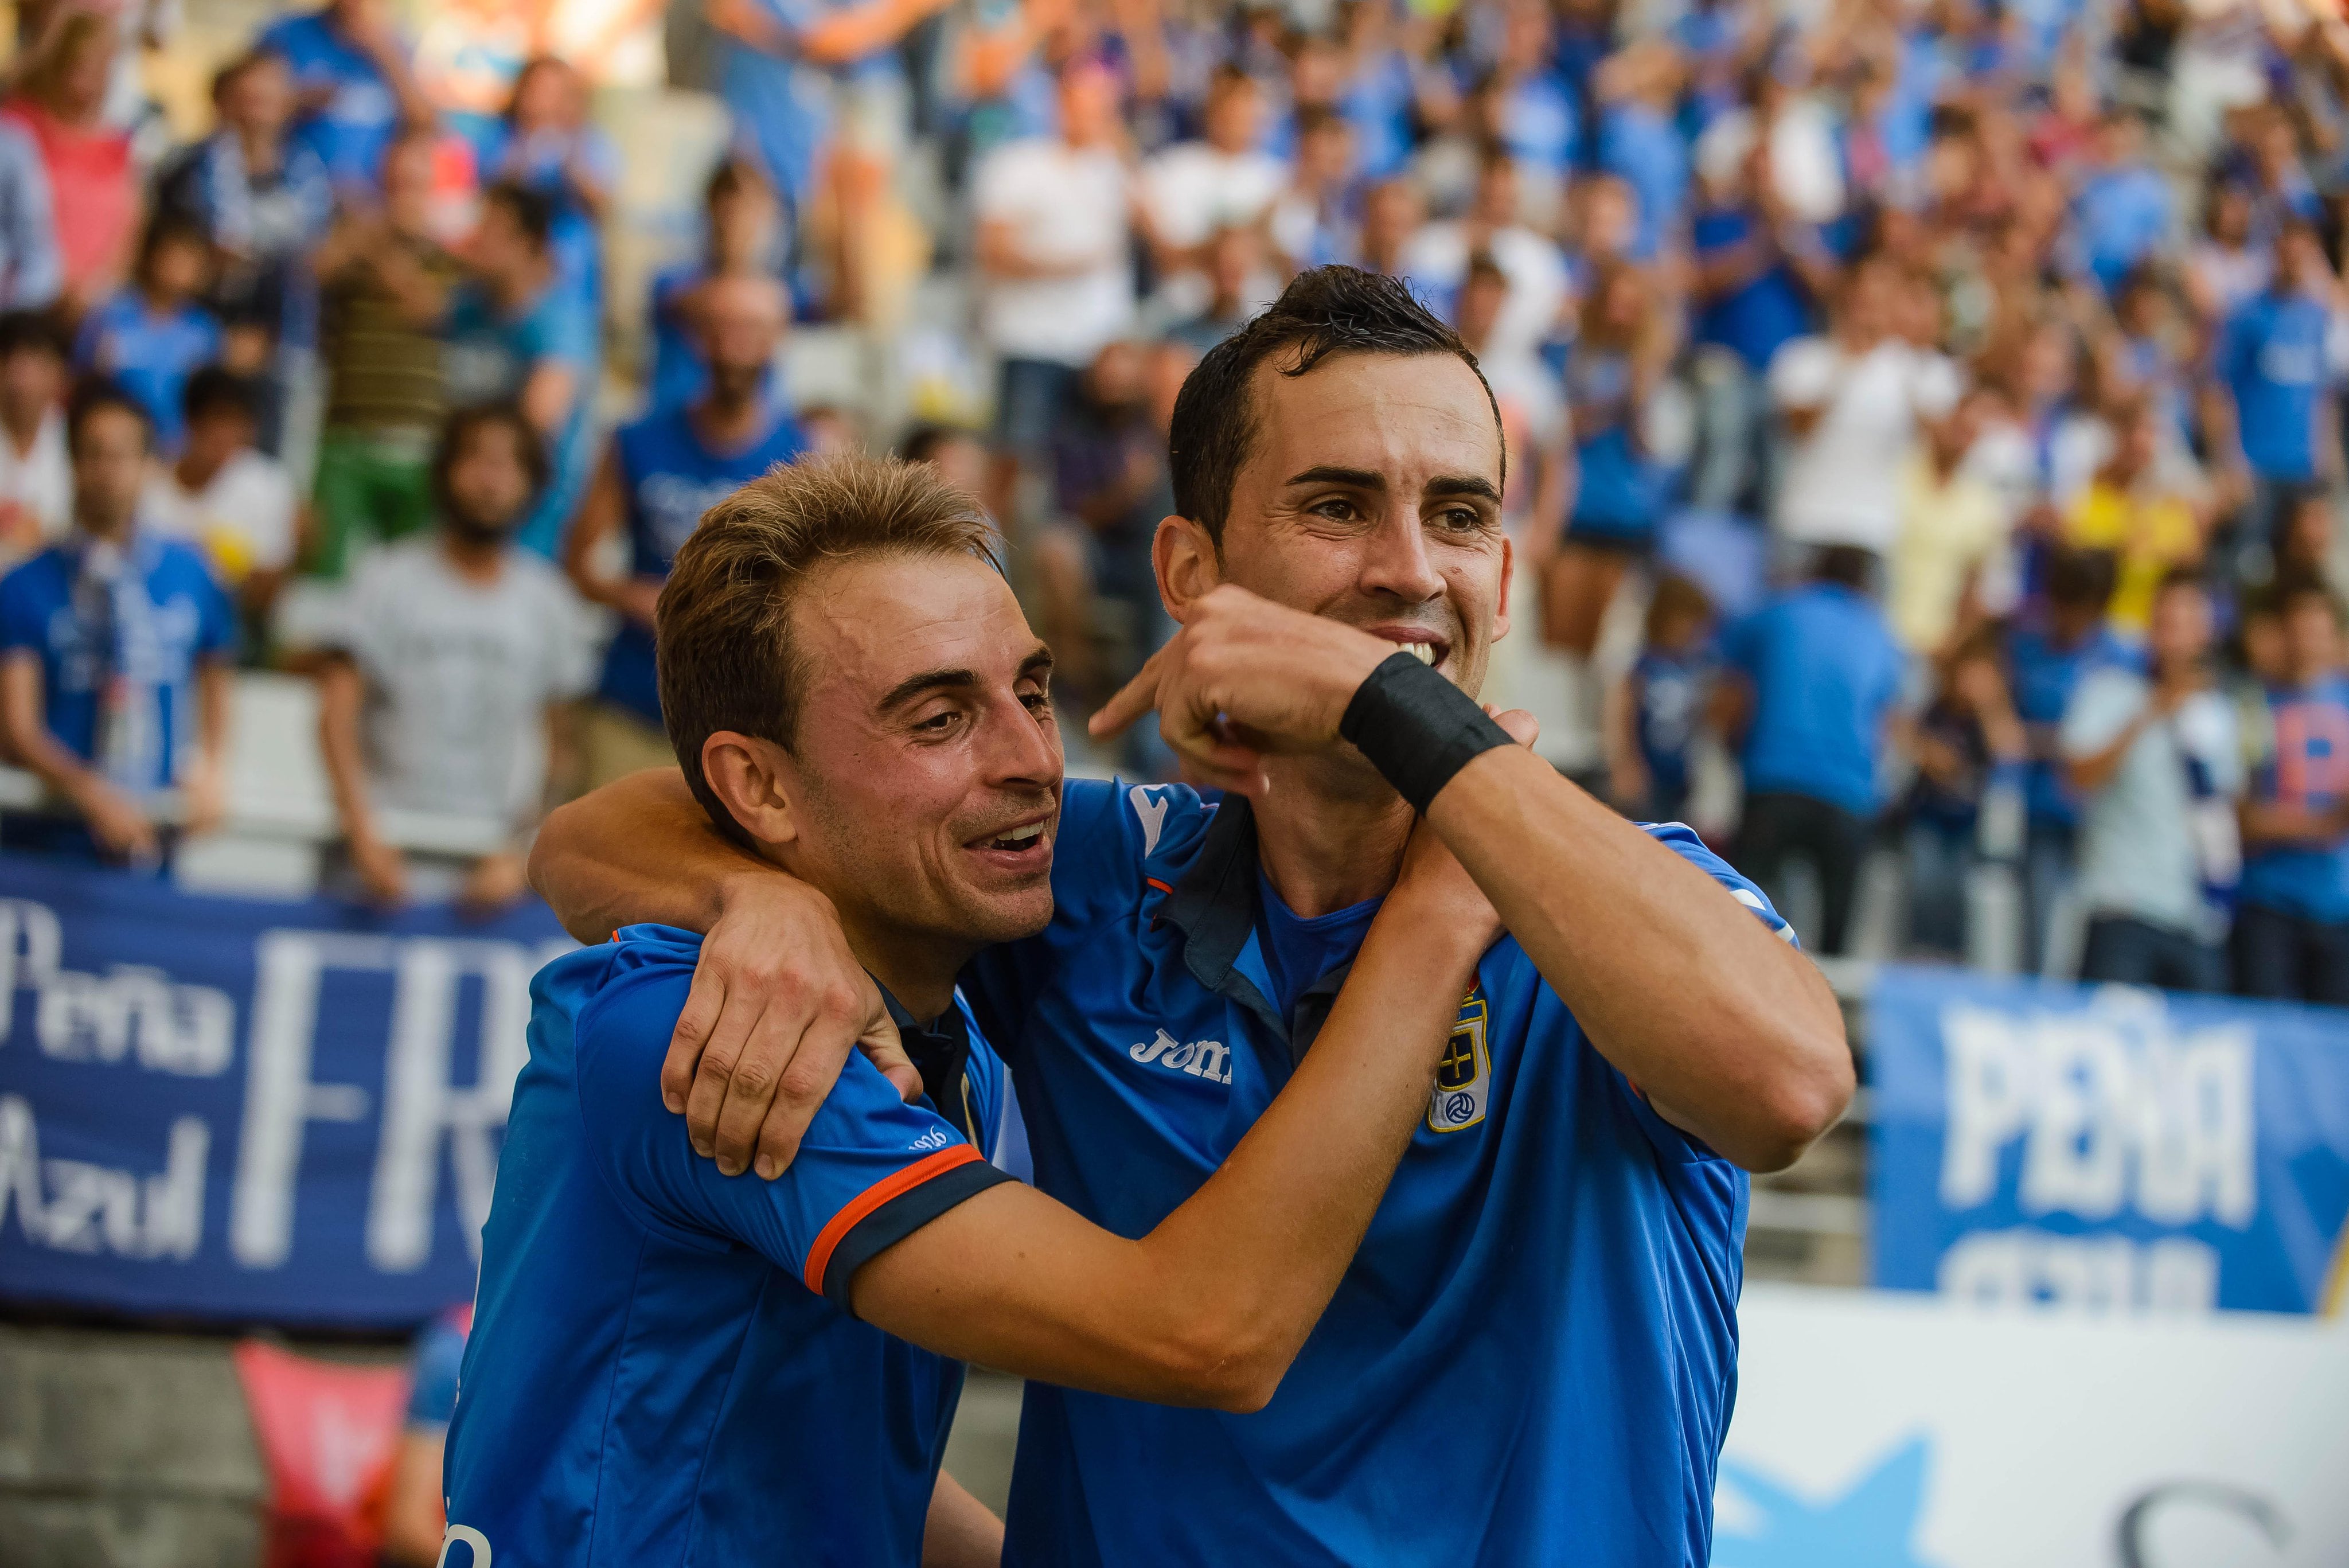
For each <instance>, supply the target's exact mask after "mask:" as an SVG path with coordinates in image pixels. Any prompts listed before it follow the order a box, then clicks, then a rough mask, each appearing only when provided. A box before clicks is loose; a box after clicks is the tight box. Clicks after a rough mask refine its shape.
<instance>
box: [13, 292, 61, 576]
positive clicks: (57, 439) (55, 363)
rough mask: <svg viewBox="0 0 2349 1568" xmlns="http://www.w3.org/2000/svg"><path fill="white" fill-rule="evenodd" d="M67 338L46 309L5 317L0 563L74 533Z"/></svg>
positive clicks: (16, 313)
mask: <svg viewBox="0 0 2349 1568" xmlns="http://www.w3.org/2000/svg"><path fill="white" fill-rule="evenodd" d="M65 387H66V340H65V337H64V335H63V333H61V332H60V331H59V330H58V328H57V322H56V321H55V319H54V318H52V317H50V316H49V315H48V313H47V312H46V311H37V310H12V311H10V312H8V313H7V314H6V315H5V316H0V564H5V563H7V562H10V561H14V560H17V559H20V558H22V557H23V556H29V555H31V554H32V553H33V552H34V551H35V550H37V549H39V548H40V547H41V546H42V545H46V544H47V543H48V542H49V541H50V540H52V539H55V538H56V537H57V535H60V534H63V533H64V532H65V530H66V524H67V520H68V519H69V518H70V517H71V516H72V514H73V462H72V460H71V459H70V458H68V457H67V455H66V415H65V406H64V402H65Z"/></svg>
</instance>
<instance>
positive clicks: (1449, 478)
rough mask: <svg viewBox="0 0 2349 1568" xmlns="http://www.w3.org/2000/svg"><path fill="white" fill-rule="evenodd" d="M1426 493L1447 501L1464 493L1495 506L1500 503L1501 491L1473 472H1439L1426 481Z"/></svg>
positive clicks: (1489, 481)
mask: <svg viewBox="0 0 2349 1568" xmlns="http://www.w3.org/2000/svg"><path fill="white" fill-rule="evenodd" d="M1427 493H1428V494H1430V495H1433V496H1438V497H1440V498H1442V499H1444V500H1447V501H1448V500H1451V499H1453V498H1454V497H1455V496H1462V495H1465V496H1471V497H1473V498H1475V499H1476V500H1478V501H1489V502H1491V503H1492V504H1494V505H1495V506H1498V505H1499V504H1501V493H1500V492H1499V491H1497V490H1495V489H1494V488H1493V482H1492V481H1491V480H1489V479H1484V478H1480V477H1478V476H1477V475H1475V474H1473V473H1465V474H1463V473H1446V474H1439V475H1437V476H1436V477H1435V478H1433V479H1431V480H1429V481H1428V482H1427Z"/></svg>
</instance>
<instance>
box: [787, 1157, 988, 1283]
mask: <svg viewBox="0 0 2349 1568" xmlns="http://www.w3.org/2000/svg"><path fill="white" fill-rule="evenodd" d="M977 1161H978V1150H977V1149H975V1148H973V1147H970V1145H968V1144H967V1143H958V1144H955V1145H953V1146H951V1147H947V1148H942V1149H940V1150H938V1152H937V1153H936V1154H934V1155H931V1156H929V1157H928V1158H924V1159H917V1160H916V1161H915V1162H914V1163H913V1164H911V1165H909V1166H906V1167H905V1168H904V1169H902V1170H893V1171H891V1172H890V1173H889V1174H888V1175H886V1176H885V1177H883V1178H882V1179H880V1180H878V1181H876V1182H874V1184H873V1185H872V1186H870V1187H868V1188H866V1189H864V1191H862V1192H860V1193H858V1194H857V1195H856V1196H855V1197H854V1198H852V1199H849V1200H848V1205H847V1207H845V1208H843V1210H841V1211H840V1212H839V1213H837V1214H835V1215H833V1217H832V1220H831V1223H829V1224H827V1225H826V1226H824V1228H823V1230H822V1231H818V1232H817V1233H816V1238H815V1245H814V1246H812V1247H810V1248H809V1249H808V1255H807V1267H806V1268H804V1269H802V1270H801V1271H800V1272H801V1275H802V1277H803V1278H804V1279H805V1280H806V1281H807V1288H808V1289H810V1290H812V1291H813V1292H814V1293H816V1294H818V1295H822V1294H823V1272H824V1270H825V1268H826V1267H827V1266H829V1265H830V1263H831V1262H832V1254H833V1249H835V1248H837V1247H838V1246H839V1245H840V1244H841V1242H843V1241H846V1240H847V1239H848V1233H849V1232H850V1231H854V1230H855V1229H856V1226H857V1222H858V1221H859V1220H863V1219H864V1217H865V1216H866V1215H868V1214H870V1213H872V1212H873V1211H874V1210H875V1209H878V1208H880V1207H881V1206H882V1205H883V1204H884V1203H886V1202H888V1201H889V1199H892V1198H895V1197H896V1196H897V1195H898V1194H900V1193H903V1192H910V1191H912V1190H913V1189H915V1188H916V1187H919V1186H920V1185H921V1184H922V1183H924V1182H925V1181H927V1180H929V1179H931V1178H932V1177H934V1176H942V1175H944V1174H945V1173H946V1172H947V1171H949V1170H952V1169H953V1168H955V1167H957V1166H958V1165H970V1164H974V1163H976V1162H977Z"/></svg>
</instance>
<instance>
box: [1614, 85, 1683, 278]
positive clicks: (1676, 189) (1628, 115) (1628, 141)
mask: <svg viewBox="0 0 2349 1568" xmlns="http://www.w3.org/2000/svg"><path fill="white" fill-rule="evenodd" d="M1681 76H1682V72H1681V64H1680V60H1679V58H1678V57H1676V56H1675V55H1674V53H1673V51H1672V48H1671V46H1670V45H1669V44H1665V43H1663V42H1661V40H1651V41H1650V42H1648V43H1644V44H1637V45H1634V46H1632V47H1630V48H1627V49H1625V50H1624V51H1623V52H1622V53H1620V54H1619V55H1617V56H1615V57H1613V58H1611V59H1609V61H1608V62H1607V64H1606V65H1605V66H1604V67H1601V68H1600V70H1599V82H1598V86H1599V97H1600V99H1602V100H1604V102H1603V107H1602V108H1601V109H1599V150H1598V152H1599V156H1598V163H1599V169H1600V170H1601V171H1604V172H1606V173H1609V174H1612V175H1614V176H1616V177H1617V178H1618V179H1619V180H1621V181H1622V182H1624V183H1625V184H1627V185H1629V186H1630V187H1631V190H1632V192H1634V193H1635V194H1636V195H1637V196H1638V197H1639V199H1640V226H1639V229H1638V232H1637V234H1636V235H1635V236H1634V238H1633V240H1632V242H1631V258H1632V259H1633V260H1634V261H1642V262H1644V261H1650V260H1652V259H1653V258H1654V257H1655V255H1656V254H1657V252H1658V251H1659V249H1661V247H1662V246H1663V245H1664V244H1665V243H1666V242H1667V241H1668V240H1671V239H1674V238H1676V237H1677V236H1678V235H1679V234H1680V233H1681V228H1682V223H1684V222H1685V220H1686V218H1687V209H1688V196H1689V150H1688V144H1687V143H1686V142H1685V141H1683V140H1681V132H1680V128H1679V126H1678V125H1676V124H1675V123H1674V120H1673V114H1674V110H1675V109H1676V107H1677V104H1678V100H1679V98H1680V89H1681Z"/></svg>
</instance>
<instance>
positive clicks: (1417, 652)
mask: <svg viewBox="0 0 2349 1568" xmlns="http://www.w3.org/2000/svg"><path fill="white" fill-rule="evenodd" d="M1402 650H1403V651H1404V652H1405V653H1408V654H1410V655H1411V656H1412V657H1413V659H1418V660H1419V661H1420V662H1421V663H1422V664H1433V663H1434V662H1435V645H1434V644H1433V643H1432V642H1406V643H1404V644H1403V645H1402Z"/></svg>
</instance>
